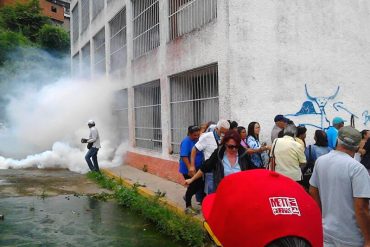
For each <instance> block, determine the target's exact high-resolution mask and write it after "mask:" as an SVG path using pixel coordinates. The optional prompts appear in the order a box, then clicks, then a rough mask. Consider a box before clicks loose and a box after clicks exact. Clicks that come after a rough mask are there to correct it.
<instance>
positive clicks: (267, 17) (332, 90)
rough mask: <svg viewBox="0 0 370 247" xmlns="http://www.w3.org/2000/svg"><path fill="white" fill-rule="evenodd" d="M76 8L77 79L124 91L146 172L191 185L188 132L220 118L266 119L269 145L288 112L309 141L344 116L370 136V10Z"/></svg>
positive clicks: (264, 4)
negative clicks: (102, 80)
mask: <svg viewBox="0 0 370 247" xmlns="http://www.w3.org/2000/svg"><path fill="white" fill-rule="evenodd" d="M71 10H72V11H71V17H72V18H71V59H72V71H73V73H74V74H76V75H78V74H84V75H91V76H93V75H97V74H103V75H105V76H107V77H108V78H112V79H115V80H119V81H120V82H121V84H122V89H121V90H120V91H119V92H117V94H116V99H117V100H116V105H115V107H114V112H115V116H116V117H117V133H119V135H120V136H121V138H122V140H126V141H127V142H128V145H129V151H128V153H127V155H126V163H127V164H129V165H132V166H135V167H137V168H139V169H142V168H143V167H147V169H148V171H149V172H151V173H154V174H157V175H159V176H163V177H166V178H168V179H171V180H174V181H182V178H181V176H179V173H178V172H177V171H178V159H179V157H178V152H179V144H180V142H181V140H182V138H184V137H185V136H186V129H187V127H188V126H189V125H192V124H201V123H204V122H208V121H215V122H217V120H218V119H220V118H224V119H231V120H236V121H237V122H238V123H239V124H241V125H243V126H245V127H247V125H248V123H249V122H251V121H258V122H259V123H260V124H261V128H262V131H261V136H260V139H261V141H268V140H269V139H270V132H271V129H272V127H273V125H274V122H273V119H274V116H275V115H276V114H284V115H285V116H287V117H288V118H290V119H292V120H293V121H294V122H295V123H296V124H304V125H305V126H306V127H307V128H308V129H309V130H308V136H310V135H312V136H313V132H314V130H316V129H325V128H327V127H328V126H329V125H330V124H331V120H332V119H333V117H335V116H341V117H342V118H344V119H346V120H347V121H348V123H349V122H350V119H351V116H353V119H354V121H355V124H356V127H357V128H358V129H363V128H369V125H370V116H369V112H370V111H369V110H370V109H369V108H370V97H368V95H367V93H366V92H367V90H366V89H367V88H368V85H369V80H370V70H369V69H368V68H369V66H370V46H369V42H370V29H368V28H367V23H369V22H370V5H369V4H367V3H366V2H358V3H353V2H340V3H339V2H337V1H334V0H329V1H325V2H322V1H314V2H312V1H310V2H306V1H302V2H286V1H267V0H261V1H250V0H232V1H224V0H91V1H90V0H72V2H71ZM349 20H350V21H349ZM311 139H312V138H311ZM309 141H310V139H308V142H309Z"/></svg>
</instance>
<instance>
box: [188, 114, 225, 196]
mask: <svg viewBox="0 0 370 247" xmlns="http://www.w3.org/2000/svg"><path fill="white" fill-rule="evenodd" d="M229 128H230V124H229V122H228V121H227V120H223V119H222V120H220V121H218V123H217V125H216V128H215V129H214V130H213V131H212V132H207V133H205V134H203V135H201V136H200V138H199V141H198V142H197V143H196V144H195V146H194V147H193V149H192V150H191V156H190V161H191V168H190V169H189V176H190V177H192V176H194V174H195V165H194V162H195V156H196V153H197V152H203V155H204V160H208V159H209V157H211V155H212V153H213V152H214V151H215V149H217V147H218V146H219V145H220V144H221V140H222V137H223V136H224V135H225V133H226V132H227V131H228V130H229ZM204 186H205V188H204V190H205V191H204V192H205V193H206V194H210V193H213V192H214V188H213V174H212V173H206V174H205V185H204Z"/></svg>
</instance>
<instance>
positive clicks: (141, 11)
mask: <svg viewBox="0 0 370 247" xmlns="http://www.w3.org/2000/svg"><path fill="white" fill-rule="evenodd" d="M132 4H133V20H132V22H133V25H134V26H133V28H134V35H133V43H134V58H137V57H139V56H141V55H143V54H145V53H147V52H149V51H150V50H153V49H154V48H156V47H158V46H159V42H160V41H159V2H158V0H132Z"/></svg>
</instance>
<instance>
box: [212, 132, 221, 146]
mask: <svg viewBox="0 0 370 247" xmlns="http://www.w3.org/2000/svg"><path fill="white" fill-rule="evenodd" d="M213 138H215V141H216V144H217V147H219V146H220V145H221V143H219V142H218V140H217V138H216V135H215V131H213Z"/></svg>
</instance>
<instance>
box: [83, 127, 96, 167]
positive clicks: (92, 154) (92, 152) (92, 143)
mask: <svg viewBox="0 0 370 247" xmlns="http://www.w3.org/2000/svg"><path fill="white" fill-rule="evenodd" d="M87 125H88V126H89V128H90V135H89V138H88V139H85V138H82V139H81V143H87V148H88V149H89V151H87V153H86V155H85V160H86V162H87V165H88V166H89V168H90V170H91V171H95V172H100V170H99V165H98V151H99V148H100V147H101V146H100V137H99V132H98V129H97V128H96V127H95V122H94V121H93V120H89V121H88V122H87ZM91 159H92V162H91Z"/></svg>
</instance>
